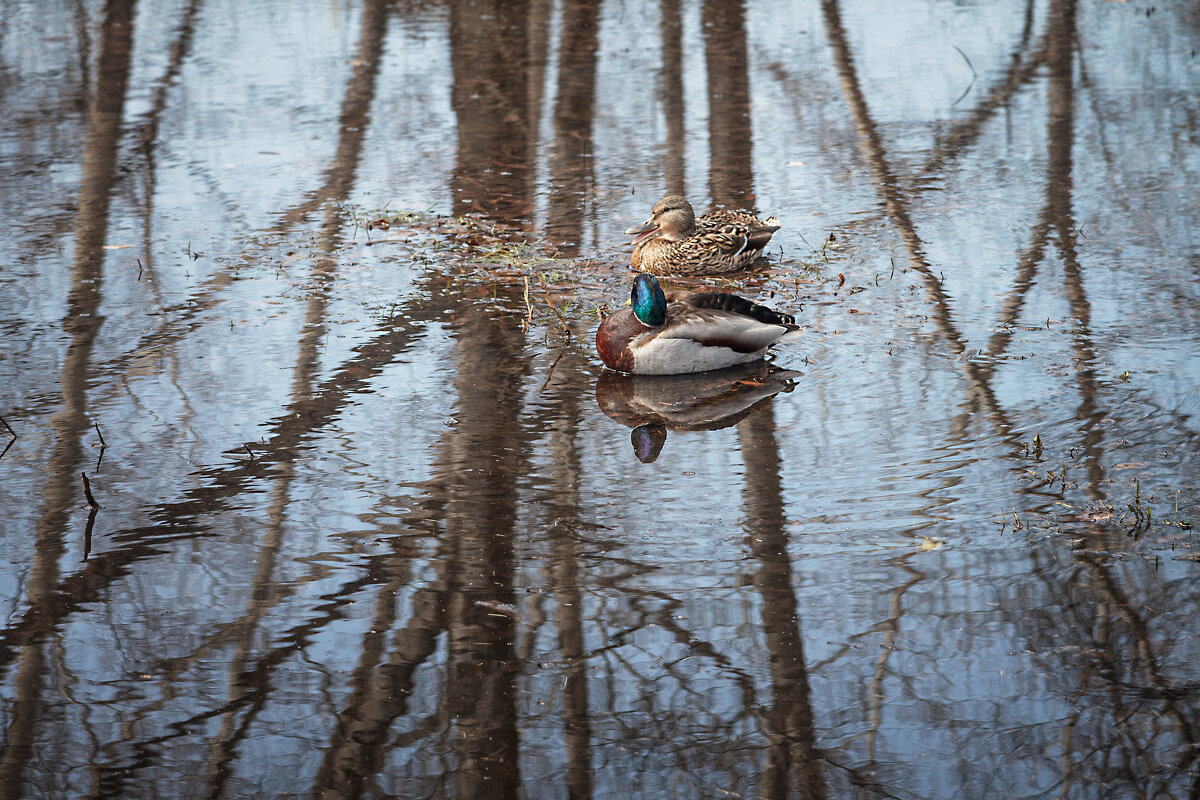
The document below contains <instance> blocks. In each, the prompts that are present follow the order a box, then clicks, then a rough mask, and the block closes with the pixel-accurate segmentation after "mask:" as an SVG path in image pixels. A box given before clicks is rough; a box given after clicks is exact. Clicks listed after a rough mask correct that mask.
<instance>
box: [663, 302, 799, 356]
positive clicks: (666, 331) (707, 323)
mask: <svg viewBox="0 0 1200 800" xmlns="http://www.w3.org/2000/svg"><path fill="white" fill-rule="evenodd" d="M677 308H678V309H679V313H678V314H676V315H668V320H669V321H668V324H667V326H666V327H665V328H663V329H662V330H661V331H659V334H658V336H659V338H663V339H687V340H689V341H693V342H696V343H698V344H702V345H705V346H706V347H728V348H729V349H730V350H733V351H734V352H737V353H754V352H756V351H758V350H762V349H763V348H765V347H767V346H768V345H770V344H771V343H772V342H774V341H775V340H776V339H778V338H779V337H780V336H782V335H783V334H785V333H787V332H788V331H789V330H791V327H789V326H787V325H781V324H774V323H767V322H760V321H759V320H757V319H754V318H753V317H747V316H743V315H741V314H733V313H729V312H727V311H719V310H715V309H706V308H694V307H686V306H681V307H677Z"/></svg>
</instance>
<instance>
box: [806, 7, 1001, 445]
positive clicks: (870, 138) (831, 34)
mask: <svg viewBox="0 0 1200 800" xmlns="http://www.w3.org/2000/svg"><path fill="white" fill-rule="evenodd" d="M821 12H822V16H823V17H824V19H825V32H826V37H827V38H828V40H829V46H830V48H831V49H832V51H833V60H834V65H835V67H836V68H837V73H838V79H839V82H840V83H841V85H842V92H843V94H844V95H845V97H846V104H847V106H848V107H849V110H850V116H851V119H852V120H853V122H854V127H855V130H856V131H857V132H858V136H859V145H860V149H861V150H862V153H863V157H864V158H865V159H866V161H867V166H868V168H869V169H870V171H871V176H872V178H873V179H874V181H875V185H876V190H877V191H878V192H879V194H880V196H881V198H882V200H883V204H884V209H885V211H886V212H887V215H888V217H889V218H890V219H891V220H892V224H893V225H894V226H895V228H896V231H897V233H898V234H899V235H900V239H901V241H902V242H903V243H904V247H905V250H906V251H907V253H908V260H909V264H910V265H911V266H912V268H913V269H914V270H915V271H916V272H917V274H919V275H920V276H921V281H922V283H924V284H925V293H926V296H927V297H928V299H929V302H930V305H931V309H930V311H931V319H932V320H933V322H934V325H935V327H936V329H937V332H938V334H939V335H940V336H941V338H942V341H943V342H944V343H945V345H946V347H948V348H949V349H950V351H951V352H953V353H954V354H956V355H962V354H963V352H964V351H965V350H966V339H965V338H964V337H963V335H962V333H961V332H960V331H959V329H958V326H957V325H956V323H955V321H954V315H953V313H952V312H951V306H950V297H949V295H947V293H946V290H945V287H944V286H943V285H942V281H941V280H940V279H939V278H938V276H937V275H935V274H934V271H933V269H932V267H931V265H930V263H929V259H928V258H927V257H926V255H925V253H924V249H923V248H924V244H923V243H922V241H921V237H920V236H919V235H918V234H917V229H916V226H915V225H914V224H913V220H912V215H911V214H910V212H909V198H908V197H907V196H906V195H905V193H904V192H903V191H902V190H901V188H900V184H899V181H898V179H897V176H896V173H895V171H894V170H893V169H892V167H891V164H890V163H889V161H888V157H887V150H886V148H885V147H884V146H883V137H882V136H881V135H880V133H879V129H878V127H877V126H876V125H875V121H874V119H872V117H871V112H870V109H869V108H868V106H867V101H866V97H865V95H864V94H863V91H862V86H861V85H860V84H859V80H858V71H857V68H856V67H855V64H854V56H853V54H852V52H851V50H850V44H849V41H848V40H847V37H846V29H845V27H844V26H843V25H842V18H841V9H840V7H839V4H838V2H837V0H821ZM961 364H962V369H963V373H964V375H965V377H966V378H967V381H968V383H969V388H968V395H967V403H966V407H967V408H969V409H972V410H974V409H978V408H982V409H983V410H984V411H985V412H986V413H987V415H988V416H989V417H990V418H991V420H992V423H993V425H994V426H995V428H996V430H997V431H998V432H1000V434H1001V435H1002V436H1004V437H1005V438H1006V439H1007V441H1008V442H1009V444H1010V446H1011V447H1012V448H1013V450H1014V451H1016V450H1017V449H1018V448H1019V447H1020V443H1019V442H1018V441H1017V438H1016V435H1015V434H1013V433H1012V430H1013V426H1012V424H1011V422H1010V421H1009V419H1008V415H1007V413H1006V412H1005V411H1004V409H1003V408H1001V406H1000V404H999V402H998V401H997V400H996V395H995V391H994V390H993V389H992V386H991V382H990V379H991V374H990V373H989V372H988V371H987V370H986V369H985V368H984V367H983V366H982V365H980V364H978V363H976V362H974V361H971V360H964V361H962V362H961ZM965 424H966V420H965V417H960V418H959V419H957V420H956V421H955V428H956V431H957V432H958V433H959V434H960V435H961V433H962V431H963V428H964V427H965Z"/></svg>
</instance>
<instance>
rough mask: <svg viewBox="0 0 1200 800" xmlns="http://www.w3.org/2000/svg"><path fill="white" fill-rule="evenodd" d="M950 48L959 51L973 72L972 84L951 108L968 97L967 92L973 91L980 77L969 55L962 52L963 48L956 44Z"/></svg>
mask: <svg viewBox="0 0 1200 800" xmlns="http://www.w3.org/2000/svg"><path fill="white" fill-rule="evenodd" d="M950 46H951V47H953V48H954V49H955V50H957V51H958V54H959V55H960V56H962V57H963V61H965V62H967V68H968V69H969V70H971V82H970V83H968V84H967V88H966V89H963V93H962V94H960V95H959V96H958V100H955V101H954V102H953V103H951V104H950V105H951V106H956V105H958V104H959V102H960V101H961V100H962V99H963V98H964V97H966V96H967V92H969V91H971V87H972V86H974V85H975V79H976V78H978V77H979V75H978V74H977V73H976V72H975V66H974V65H973V64H972V63H971V59H969V58H967V54H966V53H964V52H963V51H962V48H960V47H959V46H958V45H956V44H952V45H950Z"/></svg>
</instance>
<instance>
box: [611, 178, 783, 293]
mask: <svg viewBox="0 0 1200 800" xmlns="http://www.w3.org/2000/svg"><path fill="white" fill-rule="evenodd" d="M777 230H779V220H778V219H776V218H775V217H770V218H768V219H767V220H765V221H764V220H761V219H759V218H758V217H756V216H754V215H753V214H743V213H741V212H739V211H723V210H719V211H712V212H710V213H708V214H704V215H702V216H701V217H699V218H697V217H696V212H695V210H694V209H693V208H692V204H691V203H689V202H688V201H687V200H686V199H685V198H683V197H681V196H679V195H676V194H673V195H668V196H666V197H664V198H663V199H662V200H659V201H658V202H657V203H655V204H654V209H653V210H652V211H651V212H650V219H648V220H646V221H645V222H644V223H642V224H641V225H638V226H637V227H634V228H630V229H629V230H627V231H625V233H627V234H630V235H631V236H633V237H634V239H633V244H634V247H633V256H632V261H633V268H634V269H636V270H640V271H642V272H649V273H651V274H654V275H716V274H719V273H722V272H736V271H738V270H741V269H745V268H746V267H748V266H749V265H750V264H751V262H753V261H754V259H756V258H758V257H759V256H760V255H762V251H763V248H764V247H766V246H767V242H769V241H771V235H772V234H773V233H775V231H777Z"/></svg>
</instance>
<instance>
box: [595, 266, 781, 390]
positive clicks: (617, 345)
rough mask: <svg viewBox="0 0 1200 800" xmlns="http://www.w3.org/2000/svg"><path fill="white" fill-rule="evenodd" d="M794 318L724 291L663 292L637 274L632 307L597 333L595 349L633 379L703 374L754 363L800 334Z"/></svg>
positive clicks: (607, 321)
mask: <svg viewBox="0 0 1200 800" xmlns="http://www.w3.org/2000/svg"><path fill="white" fill-rule="evenodd" d="M795 323H796V319H795V317H792V316H790V315H788V314H780V313H777V312H775V311H772V310H771V309H769V308H767V307H766V306H760V305H759V304H758V303H752V302H750V301H749V300H746V299H745V298H743V297H738V296H737V295H735V294H725V293H723V292H671V294H670V295H666V294H664V293H663V290H662V287H661V286H659V285H658V280H657V279H656V278H654V276H652V275H638V276H637V277H636V278H635V279H634V281H633V290H632V292H631V293H630V308H623V309H621V310H620V311H617V312H616V313H614V314H610V315H609V316H608V317H606V318H605V319H604V321H603V322H601V323H600V327H599V328H598V329H597V330H596V350H597V351H598V352H599V353H600V358H601V359H602V360H603V361H604V363H605V364H607V365H608V366H609V367H611V368H612V369H615V370H620V371H621V372H632V373H634V374H637V375H674V374H678V373H682V372H704V371H705V370H710V369H722V368H724V367H730V366H733V365H734V364H743V363H746V362H748V361H756V360H758V359H760V358H762V357H763V356H764V355H766V353H767V348H768V347H769V346H770V345H771V344H773V343H774V342H775V340H777V339H778V338H779V337H781V336H783V335H784V334H785V333H788V332H790V331H794V330H799V326H798V325H796V324H795Z"/></svg>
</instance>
